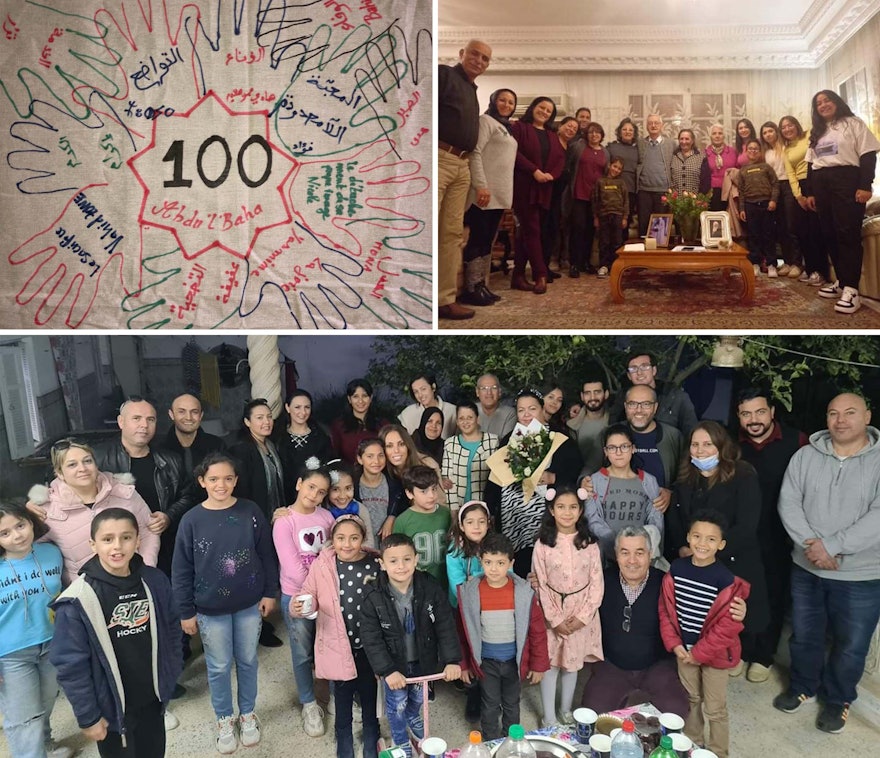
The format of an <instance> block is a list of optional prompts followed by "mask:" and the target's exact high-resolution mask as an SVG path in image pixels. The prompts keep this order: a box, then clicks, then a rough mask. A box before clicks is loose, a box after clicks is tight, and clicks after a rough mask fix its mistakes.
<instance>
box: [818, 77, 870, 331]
mask: <svg viewBox="0 0 880 758" xmlns="http://www.w3.org/2000/svg"><path fill="white" fill-rule="evenodd" d="M812 119H813V128H812V129H811V130H810V147H809V149H808V150H807V158H806V160H807V163H808V164H809V168H808V169H807V186H808V190H807V206H808V207H809V208H810V209H811V210H812V209H815V210H816V212H817V213H818V214H819V225H820V227H821V228H822V240H823V242H824V243H825V249H826V250H827V251H828V255H829V257H830V258H831V265H832V266H834V273H835V276H836V277H837V279H836V281H834V282H832V283H831V284H828V285H826V286H825V287H821V288H820V289H819V297H824V298H828V299H831V300H835V299H836V300H837V303H836V304H835V305H834V310H835V311H836V312H837V313H845V314H852V313H855V312H856V311H857V310H858V309H859V308H860V307H861V305H862V302H861V300H860V299H859V280H860V279H861V277H862V258H863V255H864V252H863V250H862V219H863V218H864V216H865V204H866V203H867V202H868V200H870V199H871V184H872V182H873V181H874V171H875V169H876V167H877V151H878V150H880V141H878V140H877V138H876V137H875V136H874V135H873V134H872V133H871V132H870V130H869V129H868V126H867V124H865V122H864V121H862V120H861V119H860V118H857V117H856V116H855V114H853V112H852V110H850V107H849V106H848V105H847V104H846V103H845V102H844V101H843V100H842V99H841V98H840V95H838V94H837V93H836V92H833V91H832V90H828V89H823V90H822V91H820V92H817V93H816V94H815V95H814V96H813V108H812Z"/></svg>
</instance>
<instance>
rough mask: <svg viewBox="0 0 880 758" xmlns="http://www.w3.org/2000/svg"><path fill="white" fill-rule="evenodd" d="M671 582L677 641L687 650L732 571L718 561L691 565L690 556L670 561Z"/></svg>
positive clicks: (700, 631)
mask: <svg viewBox="0 0 880 758" xmlns="http://www.w3.org/2000/svg"><path fill="white" fill-rule="evenodd" d="M669 574H670V576H672V580H673V583H674V585H675V612H676V615H677V616H678V623H679V626H680V627H681V641H682V643H683V644H684V646H685V649H686V650H690V649H691V648H692V647H693V646H694V645H696V644H697V641H698V640H699V639H700V635H701V634H702V632H703V624H704V623H705V621H706V616H708V615H709V610H710V609H711V608H712V604H713V603H714V602H715V599H716V598H717V597H718V593H719V592H721V590H723V589H724V588H725V587H729V586H730V585H731V584H733V574H732V573H731V572H730V569H728V568H727V567H726V566H724V564H722V563H721V562H720V561H715V562H714V563H711V564H710V565H708V566H694V564H693V562H692V561H691V559H690V558H680V559H679V560H677V561H674V562H673V564H672V566H671V567H670V569H669Z"/></svg>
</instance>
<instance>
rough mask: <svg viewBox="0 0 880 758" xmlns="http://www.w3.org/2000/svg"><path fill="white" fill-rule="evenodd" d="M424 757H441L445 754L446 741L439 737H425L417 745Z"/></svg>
mask: <svg viewBox="0 0 880 758" xmlns="http://www.w3.org/2000/svg"><path fill="white" fill-rule="evenodd" d="M419 750H421V751H422V755H423V756H425V758H443V756H445V755H446V741H445V740H441V739H440V738H439V737H426V738H425V739H424V740H422V744H421V745H419Z"/></svg>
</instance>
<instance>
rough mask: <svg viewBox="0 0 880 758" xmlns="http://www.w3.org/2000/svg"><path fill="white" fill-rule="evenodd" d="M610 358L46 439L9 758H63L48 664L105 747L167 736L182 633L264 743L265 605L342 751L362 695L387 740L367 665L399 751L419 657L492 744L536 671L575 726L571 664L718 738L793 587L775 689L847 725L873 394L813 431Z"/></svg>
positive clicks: (874, 560) (872, 445) (5, 616)
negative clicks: (723, 409) (389, 414)
mask: <svg viewBox="0 0 880 758" xmlns="http://www.w3.org/2000/svg"><path fill="white" fill-rule="evenodd" d="M625 376H626V378H625V379H624V383H628V386H627V388H626V389H625V391H622V392H621V393H619V396H618V397H617V398H615V399H613V400H612V398H611V394H610V391H609V387H608V385H607V379H605V378H604V376H600V375H587V376H585V378H584V382H583V386H582V392H581V393H580V397H579V398H578V402H577V403H573V404H571V406H572V407H571V408H566V406H565V404H564V397H563V392H562V389H561V388H559V387H551V388H550V390H549V391H548V392H541V391H538V390H535V389H532V388H526V389H523V390H521V391H520V392H518V393H517V395H516V397H515V399H514V401H513V403H512V405H508V404H506V403H504V402H502V393H501V387H500V383H499V381H498V378H497V377H496V376H494V375H493V374H491V373H486V374H484V375H483V376H481V377H479V379H478V380H477V386H476V403H474V402H472V401H470V400H465V401H462V402H459V403H458V404H457V405H455V406H452V405H451V404H449V403H447V402H445V401H443V400H442V399H441V397H440V395H439V394H438V392H437V386H436V382H435V381H434V378H433V377H431V376H429V375H420V376H418V377H415V378H414V379H413V380H412V382H411V383H410V389H411V393H412V398H413V403H412V404H411V405H409V406H407V407H405V408H403V409H402V410H401V412H400V414H399V418H398V421H399V422H400V423H388V422H387V421H385V420H383V419H378V418H376V417H375V414H374V413H373V412H372V410H371V406H372V396H373V388H372V387H371V386H370V384H369V382H367V381H366V380H364V379H357V380H353V381H352V382H350V383H349V385H348V387H347V397H348V402H347V407H346V410H345V413H344V414H343V416H342V417H341V418H340V419H338V420H337V421H336V422H334V423H333V424H332V425H331V427H330V434H329V435H328V434H326V433H325V432H324V431H323V430H322V429H321V428H320V425H318V424H316V423H314V421H313V420H312V419H311V397H310V396H309V394H308V393H307V392H305V391H303V390H297V391H295V392H294V393H292V394H291V396H290V397H289V398H288V401H287V403H286V404H285V410H286V414H285V417H284V421H285V422H286V423H281V424H277V425H276V424H275V421H274V419H273V415H272V412H271V409H270V407H269V405H268V404H267V402H266V401H265V400H262V399H255V400H252V401H249V402H248V403H247V404H246V405H245V406H244V409H243V413H242V429H241V434H240V438H239V440H238V441H237V442H236V443H235V444H233V445H227V444H226V443H225V441H224V440H222V439H220V438H218V437H212V436H211V435H209V434H207V433H206V432H204V430H203V429H201V421H202V417H203V416H202V410H201V406H200V403H199V401H198V399H197V398H195V397H194V396H192V395H186V394H185V395H181V396H180V397H178V398H175V400H174V401H173V402H172V405H171V408H170V409H169V411H168V413H169V417H170V419H171V420H172V422H173V425H172V427H171V429H170V430H169V432H168V435H167V437H166V438H165V440H164V442H162V443H156V444H154V442H156V441H155V440H154V437H155V432H156V421H157V413H156V409H155V407H154V406H153V405H152V404H151V403H150V402H148V401H146V400H143V399H141V398H131V399H129V400H128V401H126V402H125V403H124V404H123V405H122V407H121V408H120V412H119V417H118V425H119V429H120V434H119V436H118V437H117V438H115V439H112V440H109V441H107V442H104V443H101V444H99V445H96V446H95V447H94V448H92V447H91V446H89V445H87V444H85V443H83V442H80V441H77V440H75V439H65V440H61V441H60V442H58V443H56V444H55V445H54V446H53V448H52V466H53V470H54V476H55V478H54V480H53V481H52V482H51V484H50V485H49V486H48V488H46V487H43V488H34V489H32V491H31V492H30V493H29V502H28V504H27V507H26V508H22V507H19V506H15V505H7V504H3V505H2V507H0V586H3V587H4V588H5V589H4V594H3V597H2V598H0V640H2V643H0V644H2V646H0V666H2V673H3V683H2V685H0V694H2V698H0V707H2V713H3V728H4V732H5V733H6V737H7V740H8V742H9V744H10V747H11V750H12V753H13V754H14V755H22V756H31V755H33V756H42V755H53V756H64V755H69V754H70V751H69V750H66V749H65V748H57V746H56V745H55V744H54V743H53V742H52V741H51V732H50V728H49V719H50V714H51V712H52V705H53V703H54V700H55V697H56V694H57V684H56V677H57V682H58V683H60V685H61V687H62V688H63V689H64V690H65V692H66V694H67V695H68V699H69V701H70V704H71V707H72V708H73V710H74V713H75V716H76V719H77V722H78V724H79V726H80V727H81V728H82V730H83V731H84V733H85V734H86V735H87V736H88V737H90V738H92V739H95V740H96V741H97V742H98V748H99V752H100V754H101V755H102V756H116V755H125V754H127V753H126V750H129V749H131V746H136V747H135V749H136V751H137V754H138V755H155V756H161V755H163V754H164V750H165V730H166V729H170V728H174V727H175V726H176V725H177V719H176V718H175V717H174V715H173V713H171V711H170V710H169V709H168V703H169V700H170V699H171V698H172V696H181V695H183V694H185V693H184V692H183V691H182V690H183V688H182V687H181V686H180V684H179V683H178V679H179V678H180V674H181V670H182V666H183V661H184V657H185V655H186V654H187V651H188V647H189V643H188V640H189V636H191V635H195V634H199V635H200V637H201V641H202V647H203V649H204V654H205V662H206V667H207V671H208V684H209V689H210V697H211V704H212V707H213V710H214V714H215V719H216V737H215V744H216V749H217V750H218V751H219V752H220V753H221V754H228V753H232V752H234V751H235V750H236V749H237V747H238V745H239V744H241V745H244V746H252V745H255V744H257V743H259V741H260V738H261V728H262V725H261V723H260V721H259V718H258V717H257V715H256V701H257V685H258V658H257V648H258V645H259V644H260V642H262V643H263V644H269V645H278V644H281V640H279V639H278V638H277V637H275V635H274V634H273V627H272V625H271V623H269V622H268V621H267V617H269V616H271V615H272V613H273V612H274V610H275V609H276V608H277V606H278V603H279V600H280V611H281V615H282V617H283V619H284V623H285V625H286V627H287V632H288V641H289V644H290V650H291V664H292V670H293V680H294V682H295V686H296V693H297V697H298V699H299V701H300V704H301V716H302V726H303V730H304V732H305V733H306V734H307V735H309V736H315V737H316V736H320V735H322V734H323V733H324V731H325V723H324V721H325V713H324V708H323V707H322V705H321V704H320V703H319V702H318V696H317V694H316V682H317V680H316V677H317V678H318V680H320V679H326V680H328V681H330V683H331V691H332V694H331V698H332V701H333V703H334V705H335V736H336V744H337V755H338V756H340V758H351V757H352V756H353V755H354V747H353V738H352V717H353V709H354V708H355V705H354V703H355V700H356V699H357V700H358V701H359V704H360V709H361V713H362V720H363V730H364V755H367V756H370V755H372V756H375V755H377V743H378V738H379V724H378V720H377V717H376V701H377V691H376V686H375V683H376V678H377V677H378V678H379V679H380V680H381V681H382V688H383V690H384V700H385V712H386V714H387V718H388V722H389V726H390V730H391V735H392V739H393V741H394V742H395V743H396V744H399V745H401V746H402V747H403V748H404V750H405V751H407V753H408V754H409V751H410V747H409V745H410V738H413V739H414V740H416V741H417V740H418V739H419V738H420V737H421V736H422V734H423V727H422V716H421V708H422V701H421V688H420V686H417V684H416V683H415V681H417V680H418V678H419V677H425V676H434V677H435V678H443V679H446V680H447V681H451V680H459V679H460V680H461V682H462V683H463V689H464V690H465V697H464V698H463V699H464V706H465V717H466V719H467V720H469V721H471V722H479V724H480V726H481V729H482V731H483V734H484V738H486V739H489V738H494V737H497V736H500V735H501V734H502V733H503V732H504V731H506V729H507V728H508V727H509V726H510V724H512V723H516V722H518V721H519V700H520V687H521V684H522V682H523V681H528V682H530V683H532V684H539V685H540V689H541V700H542V708H543V721H544V723H545V724H548V725H549V724H553V723H557V722H564V721H569V720H570V718H571V712H572V709H573V698H574V692H575V685H576V682H577V677H578V673H579V672H580V670H581V669H582V668H583V667H584V666H585V665H588V666H590V669H591V673H590V677H589V679H588V681H587V683H586V686H585V688H584V693H583V699H582V702H583V704H584V705H585V706H588V707H591V708H593V709H594V710H596V711H597V712H604V711H608V710H614V709H617V708H620V707H622V706H624V705H626V704H627V703H632V702H644V701H650V702H652V703H654V704H655V705H656V706H657V707H659V708H660V709H661V710H663V711H671V712H675V713H678V714H680V715H681V716H682V717H683V718H685V719H686V729H685V731H686V734H687V736H688V737H689V738H690V739H691V740H692V741H693V742H694V743H695V744H705V745H707V746H708V747H709V748H710V749H711V750H713V751H714V752H715V753H716V754H717V755H719V756H721V757H722V758H723V756H726V755H727V749H728V741H729V738H728V733H727V709H726V681H727V677H728V676H729V675H730V674H733V675H736V674H738V673H740V672H742V671H745V672H746V676H747V678H748V680H749V681H751V682H763V681H766V680H767V679H768V678H769V676H770V671H771V667H772V666H773V663H774V655H775V653H776V649H777V647H778V645H779V642H780V637H781V634H782V629H783V621H784V618H785V612H786V608H787V607H788V606H789V605H791V608H792V614H791V619H792V628H793V634H792V638H791V642H790V651H791V676H790V684H789V686H788V688H787V689H786V690H785V691H784V692H783V693H782V694H780V695H779V696H777V697H776V699H775V700H774V706H775V707H776V708H778V709H779V710H781V711H784V712H788V713H790V712H794V711H797V710H799V709H801V708H802V707H803V706H804V705H805V704H807V703H810V702H812V701H814V700H815V699H816V698H817V697H818V698H819V699H821V701H822V707H821V710H820V712H819V715H818V718H817V721H816V725H817V727H818V728H819V729H822V730H824V731H826V732H832V733H833V732H839V731H841V730H842V729H843V728H844V726H845V723H846V718H847V713H848V709H849V705H850V704H851V703H852V702H853V701H854V700H855V698H856V685H857V683H858V681H859V678H860V676H861V673H862V669H863V666H864V663H865V658H866V655H867V650H868V645H869V642H870V638H871V635H872V633H873V630H874V629H875V628H876V626H877V623H878V620H880V570H878V566H880V561H878V550H880V548H878V545H880V527H878V523H877V511H878V508H880V432H878V431H877V429H875V428H874V427H872V426H870V411H868V409H867V407H866V405H865V401H864V400H863V399H862V398H861V397H859V396H857V395H853V394H849V393H845V394H841V395H838V396H837V397H835V398H833V399H832V400H831V402H830V403H829V405H828V413H827V421H828V425H827V429H826V430H822V431H819V432H816V433H815V434H813V435H812V436H811V437H810V438H809V440H808V439H807V437H806V436H805V435H804V434H802V433H800V432H798V431H797V430H794V429H792V428H790V427H788V426H787V425H785V424H783V423H782V422H781V421H780V420H779V419H777V418H776V417H775V408H774V404H773V399H772V397H771V396H770V394H769V393H768V392H766V391H763V390H759V389H750V390H746V391H744V392H743V393H742V394H740V396H739V397H738V400H737V419H738V422H739V423H738V431H737V432H736V434H735V435H731V434H730V433H729V432H728V431H727V430H726V429H725V428H724V427H723V426H722V425H721V424H719V423H717V422H714V421H709V420H702V421H700V420H698V418H697V414H696V412H695V409H694V406H693V403H692V402H691V400H690V398H689V397H688V396H687V393H686V392H684V390H682V389H681V388H679V387H674V386H670V385H666V384H664V383H662V382H660V381H658V380H657V366H656V360H655V359H654V357H653V356H651V355H649V354H640V355H635V356H633V357H632V358H631V359H630V361H629V362H628V365H627V369H626V374H625ZM453 413H454V417H453V421H452V424H451V425H450V424H449V423H448V418H449V417H450V416H453ZM352 458H353V460H352ZM132 475H133V477H132ZM154 566H156V567H158V568H153V567H154ZM665 569H668V573H664V570H665ZM59 593H60V594H59ZM744 601H745V602H744ZM52 614H54V623H53V620H52ZM826 634H828V635H829V636H830V637H831V640H832V647H831V652H830V655H828V656H827V657H826V651H825V642H826ZM743 662H745V665H743ZM233 665H235V667H236V675H237V676H236V678H237V692H236V693H235V697H233V694H234V693H233V688H232V679H231V669H232V666H233ZM13 687H14V697H12V696H11V695H12V690H13ZM557 689H558V690H559V692H557ZM175 690H177V691H176V692H175ZM704 714H705V719H706V720H707V721H708V725H709V729H708V733H706V732H704V721H703V719H704ZM126 746H129V747H126Z"/></svg>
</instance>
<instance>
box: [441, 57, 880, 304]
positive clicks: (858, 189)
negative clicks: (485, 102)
mask: <svg viewBox="0 0 880 758" xmlns="http://www.w3.org/2000/svg"><path fill="white" fill-rule="evenodd" d="M490 60H491V49H490V48H489V46H488V45H486V43H484V42H481V41H479V40H471V41H470V42H469V43H468V44H467V46H466V47H465V48H463V49H462V50H461V51H460V62H459V63H458V64H457V65H456V66H445V65H441V66H440V71H439V78H438V129H439V141H438V147H439V153H438V191H439V217H438V227H439V249H438V256H439V266H438V275H439V291H438V296H439V301H438V302H439V316H440V318H445V319H467V318H471V317H472V316H473V315H474V313H475V312H474V310H473V309H472V308H470V307H468V306H488V305H492V304H493V303H495V302H497V300H499V299H500V296H499V295H497V294H496V293H494V292H492V291H491V290H490V289H489V286H488V284H489V272H490V264H491V251H492V245H493V242H494V240H495V235H496V233H497V231H498V226H499V223H500V221H501V218H502V214H503V213H504V211H505V210H507V209H512V211H513V215H514V219H515V226H516V240H515V245H514V248H515V250H514V252H515V256H514V268H513V272H512V276H511V285H510V286H511V288H512V289H515V290H525V291H529V292H534V293H535V294H539V295H541V294H544V293H546V292H547V286H548V285H549V284H551V283H552V282H553V280H554V279H556V278H559V277H560V276H561V275H562V274H561V272H562V271H563V270H564V268H565V267H566V266H567V267H568V275H569V276H571V277H575V278H577V277H579V276H580V275H581V274H582V273H585V272H589V273H596V274H597V275H598V276H599V277H607V276H608V275H609V271H610V268H611V266H612V264H613V262H614V260H615V259H616V250H617V249H618V248H619V247H620V245H621V244H623V243H624V242H625V241H626V240H627V239H628V237H629V233H630V232H629V230H630V226H631V225H633V224H634V217H637V229H638V234H639V235H640V236H642V237H644V236H646V235H647V234H648V232H649V230H648V224H649V220H650V218H651V215H652V214H662V213H668V212H669V206H668V205H667V200H668V197H669V195H670V193H676V194H677V195H681V194H682V193H688V194H690V195H694V196H697V195H698V193H702V194H703V195H705V196H706V198H707V201H708V210H712V211H721V210H726V211H728V212H729V214H730V220H731V225H732V234H733V237H734V238H736V239H738V240H741V241H742V242H743V244H744V245H745V246H746V247H747V248H748V251H749V259H750V261H751V262H752V265H753V266H754V269H755V273H756V274H759V273H761V272H766V274H767V275H768V276H769V277H778V276H787V277H791V278H793V279H797V280H798V281H801V282H804V283H806V284H808V285H810V286H814V287H817V288H818V294H819V296H820V297H824V298H829V299H833V300H834V301H835V311H836V312H838V313H844V314H852V313H855V312H856V311H857V310H858V309H859V308H860V306H861V302H860V300H859V294H858V287H859V280H860V278H861V269H862V243H861V222H862V219H863V217H864V215H865V205H866V203H867V201H868V200H870V198H871V196H872V184H873V182H874V172H875V168H876V153H877V151H878V150H880V141H878V140H877V138H876V137H875V136H874V135H873V134H872V133H871V131H870V130H869V129H868V127H867V125H866V124H865V122H864V121H862V120H861V119H860V118H858V117H857V116H855V115H854V114H853V112H852V110H851V109H850V107H849V106H848V105H847V104H846V103H845V102H844V101H843V100H842V99H841V98H840V96H839V95H838V94H836V93H835V92H833V91H832V90H821V91H820V92H817V93H816V94H815V95H814V97H813V99H812V105H811V123H810V125H809V128H808V129H806V130H805V129H804V128H803V127H802V125H801V123H800V122H799V121H798V119H797V118H796V117H795V116H792V115H786V116H783V117H782V118H781V119H780V120H779V122H778V123H777V122H775V121H766V122H764V123H763V124H762V125H761V127H760V130H756V128H755V126H754V124H753V123H752V121H750V120H749V119H748V118H742V119H740V120H739V121H738V122H737V125H736V134H735V135H734V140H733V144H728V142H727V138H726V135H725V129H724V127H723V126H722V125H721V124H714V125H712V126H711V127H710V129H709V135H708V136H709V141H708V144H707V145H706V146H705V147H702V148H701V147H700V146H699V145H698V144H697V136H696V134H695V133H694V130H693V129H690V128H683V129H680V130H679V131H678V134H677V135H675V136H674V137H673V136H672V135H671V134H669V133H664V131H665V130H664V124H663V119H662V117H661V116H660V115H659V114H656V113H652V114H649V115H648V116H647V117H646V118H645V122H644V126H645V134H644V135H640V134H639V127H638V125H637V124H636V123H635V122H634V121H633V119H632V118H630V117H629V116H627V117H625V118H623V119H622V120H621V121H620V123H618V124H617V126H616V128H615V129H614V137H615V139H614V140H613V141H612V140H611V139H610V135H609V141H608V142H607V144H606V142H605V140H606V133H605V129H604V128H603V126H602V125H601V124H599V123H597V122H595V121H593V120H592V114H591V111H590V109H589V108H586V107H581V108H578V109H577V111H576V112H575V115H574V116H565V117H564V118H562V119H561V120H560V121H559V122H558V123H557V121H556V115H557V109H556V104H555V103H554V102H553V100H552V99H551V98H549V97H536V98H535V99H534V100H532V102H531V103H529V105H528V107H527V108H526V110H525V112H524V113H523V114H522V116H520V117H519V118H518V119H517V120H512V117H513V114H514V112H515V111H516V108H517V97H516V93H515V92H513V91H512V90H510V89H498V90H496V91H494V92H493V93H492V94H491V95H490V96H489V106H488V108H487V109H486V111H485V113H484V114H482V115H480V114H479V106H478V102H477V94H476V84H475V80H476V79H477V77H478V76H480V75H481V74H482V73H483V72H484V71H485V70H486V68H487V67H488V65H489V63H490ZM465 227H466V228H467V229H468V236H467V242H466V243H465V244H464V245H462V240H463V229H464V228H465ZM597 237H598V250H599V254H598V267H595V268H594V267H593V266H592V265H591V263H590V261H591V255H592V249H593V244H594V242H595V241H596V239H597ZM777 245H778V248H777ZM462 247H463V253H462ZM554 255H556V257H557V261H558V268H557V270H556V271H554V270H552V269H551V268H550V263H551V259H552V257H553V256H554ZM462 256H463V261H464V289H463V290H462V291H461V292H460V293H457V288H456V274H457V271H458V266H459V262H460V260H461V259H462ZM780 259H782V260H783V263H782V264H781V265H780V264H779V260H780ZM527 264H528V266H529V268H530V270H531V275H532V281H529V280H528V278H527V276H526V265H527ZM830 267H833V276H832V272H831V268H830ZM456 295H458V297H456Z"/></svg>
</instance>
